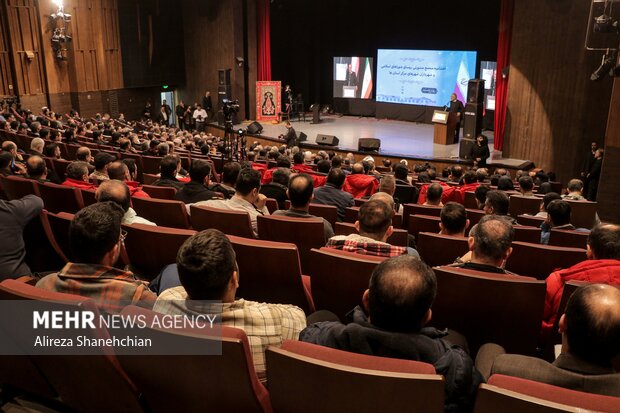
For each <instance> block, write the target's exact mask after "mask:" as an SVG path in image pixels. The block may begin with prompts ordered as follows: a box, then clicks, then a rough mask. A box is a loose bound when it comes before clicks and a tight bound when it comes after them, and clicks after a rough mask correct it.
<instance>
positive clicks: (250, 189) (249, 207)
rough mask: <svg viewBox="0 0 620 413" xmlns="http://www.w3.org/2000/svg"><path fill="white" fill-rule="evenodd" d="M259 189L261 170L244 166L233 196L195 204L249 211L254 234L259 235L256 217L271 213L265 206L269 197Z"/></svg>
mask: <svg viewBox="0 0 620 413" xmlns="http://www.w3.org/2000/svg"><path fill="white" fill-rule="evenodd" d="M259 190H260V172H258V171H257V170H254V169H252V168H244V169H242V170H241V171H239V176H238V177H237V182H236V183H235V194H234V195H233V197H232V198H230V199H211V200H209V201H201V202H197V203H196V204H195V205H206V206H210V207H213V208H220V209H230V210H233V211H242V212H247V213H248V214H249V215H250V221H251V223H252V231H254V236H255V237H258V227H257V225H256V217H257V216H259V215H269V210H268V209H267V207H266V206H265V204H266V203H267V197H266V196H265V195H263V194H261V193H259Z"/></svg>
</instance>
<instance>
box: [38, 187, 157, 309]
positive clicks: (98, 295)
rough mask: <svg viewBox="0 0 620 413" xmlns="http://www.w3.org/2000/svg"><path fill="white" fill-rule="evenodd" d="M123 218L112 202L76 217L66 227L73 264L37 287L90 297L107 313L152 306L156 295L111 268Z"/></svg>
mask: <svg viewBox="0 0 620 413" xmlns="http://www.w3.org/2000/svg"><path fill="white" fill-rule="evenodd" d="M118 183H119V184H122V183H120V182H118ZM123 215H124V211H123V209H122V208H121V207H120V206H118V205H117V204H116V203H114V202H100V203H96V204H93V205H90V206H87V207H86V208H84V209H82V210H80V211H79V212H78V213H77V214H75V216H74V217H73V220H72V221H71V225H70V227H69V243H70V247H71V253H72V258H73V259H72V262H69V263H67V265H65V266H64V267H63V268H62V269H61V270H60V271H59V272H57V273H53V274H50V275H48V276H46V277H44V278H42V279H41V280H39V282H38V283H37V287H38V288H43V289H44V290H49V291H56V292H61V293H71V294H77V295H81V296H84V297H88V298H91V299H93V300H94V301H95V302H96V303H97V305H98V306H99V307H101V308H102V309H104V310H106V311H108V312H119V311H120V310H121V308H122V307H124V306H126V305H128V304H135V305H140V306H143V307H147V308H151V307H153V304H154V303H155V299H156V298H157V296H156V295H155V294H154V293H153V292H152V291H150V290H149V289H148V285H147V284H146V283H144V282H143V281H139V280H137V279H136V277H135V276H134V275H133V274H132V273H131V272H130V271H123V270H119V269H117V268H115V267H114V264H116V261H117V260H118V258H119V256H120V252H121V249H122V244H123V240H124V235H123V232H122V231H121V221H122V219H123Z"/></svg>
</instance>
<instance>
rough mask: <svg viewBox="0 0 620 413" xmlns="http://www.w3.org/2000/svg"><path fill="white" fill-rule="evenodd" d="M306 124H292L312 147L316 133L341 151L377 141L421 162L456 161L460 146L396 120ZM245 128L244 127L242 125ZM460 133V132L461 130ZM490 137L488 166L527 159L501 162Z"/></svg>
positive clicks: (266, 129) (267, 130) (388, 151)
mask: <svg viewBox="0 0 620 413" xmlns="http://www.w3.org/2000/svg"><path fill="white" fill-rule="evenodd" d="M306 119H307V121H306V122H303V121H297V119H296V118H295V119H294V120H293V121H292V122H291V124H292V125H293V128H295V131H296V132H297V134H298V135H299V133H300V132H303V133H305V134H306V135H308V140H307V143H309V144H314V143H315V138H316V135H317V134H325V135H334V136H336V137H337V138H338V139H339V140H340V143H339V145H338V147H339V149H340V150H350V151H357V149H358V147H357V142H358V140H359V138H378V139H380V140H381V150H380V151H379V154H380V155H385V156H402V157H407V158H420V159H458V153H459V145H458V144H453V145H435V144H434V143H433V125H427V124H423V123H415V122H405V121H398V120H387V119H376V118H369V117H357V116H337V115H329V116H325V115H322V116H321V123H318V124H311V123H310V120H311V117H308V116H306ZM261 125H263V132H262V134H261V135H262V136H268V137H272V138H275V137H277V136H279V135H281V134H285V133H286V128H285V127H284V123H279V124H277V125H274V124H272V123H271V122H261ZM242 126H243V127H247V124H243V125H242ZM461 132H462V131H461ZM484 134H485V135H486V136H487V137H488V138H489V149H490V151H491V160H490V161H489V163H490V164H492V163H497V164H502V165H506V166H513V167H518V165H521V164H523V163H525V162H527V161H526V160H523V159H504V158H503V157H502V153H501V152H500V151H495V150H494V149H493V131H485V132H484Z"/></svg>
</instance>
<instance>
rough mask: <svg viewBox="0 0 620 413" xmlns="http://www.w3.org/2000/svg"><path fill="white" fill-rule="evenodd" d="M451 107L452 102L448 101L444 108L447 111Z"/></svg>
mask: <svg viewBox="0 0 620 413" xmlns="http://www.w3.org/2000/svg"><path fill="white" fill-rule="evenodd" d="M449 107H450V102H448V103H446V105H445V106H444V107H443V110H444V111H446V110H448V108H449Z"/></svg>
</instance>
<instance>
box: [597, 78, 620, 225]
mask: <svg viewBox="0 0 620 413" xmlns="http://www.w3.org/2000/svg"><path fill="white" fill-rule="evenodd" d="M619 182H620V80H619V78H615V79H614V87H613V92H612V96H611V103H610V105H609V119H608V121H607V135H606V136H605V157H604V158H603V169H602V171H601V179H600V183H599V188H598V196H597V201H598V203H599V211H598V213H599V215H600V216H601V219H602V220H604V221H610V222H614V223H616V224H620V208H618V202H620V185H618V183H619Z"/></svg>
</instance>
